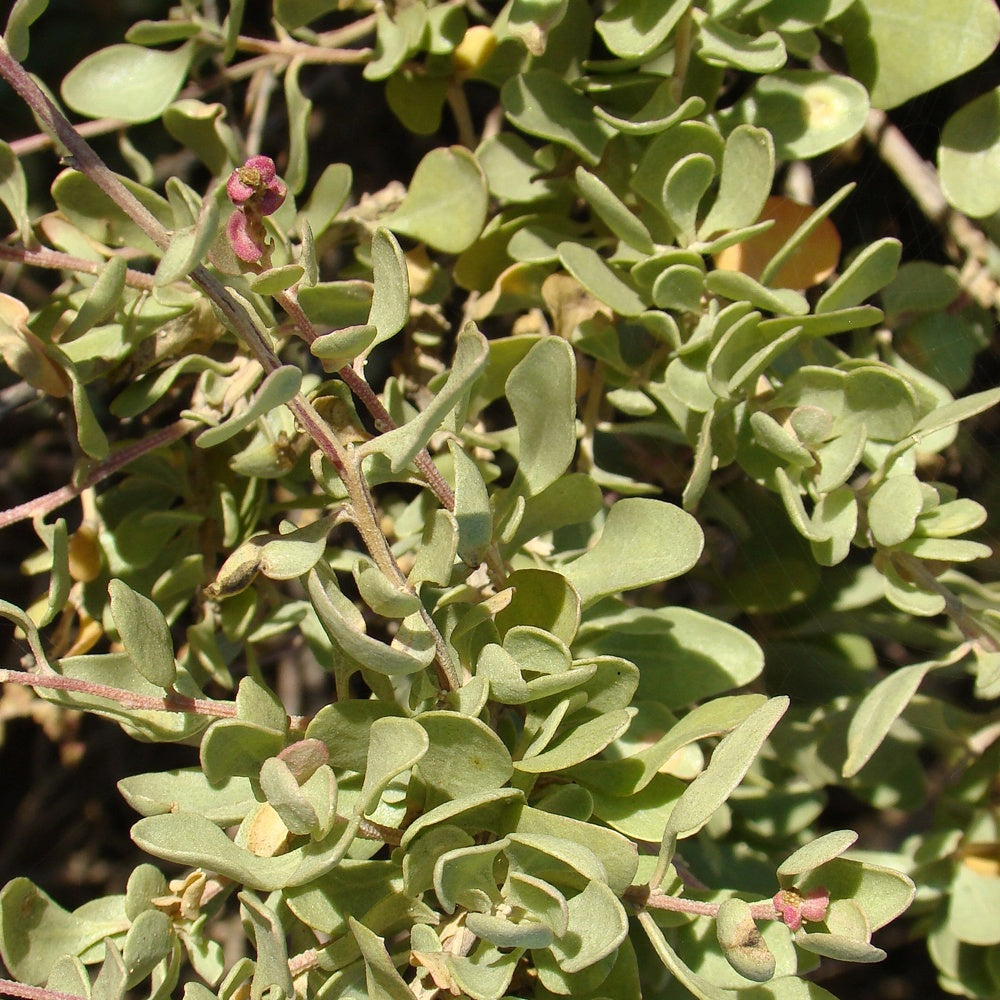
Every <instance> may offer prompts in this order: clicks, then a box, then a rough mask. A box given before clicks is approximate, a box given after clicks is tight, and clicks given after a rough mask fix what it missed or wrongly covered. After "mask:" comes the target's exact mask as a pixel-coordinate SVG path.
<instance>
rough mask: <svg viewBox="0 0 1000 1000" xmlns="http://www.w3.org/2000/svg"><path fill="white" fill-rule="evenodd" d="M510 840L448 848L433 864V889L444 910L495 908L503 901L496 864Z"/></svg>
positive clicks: (451, 911)
mask: <svg viewBox="0 0 1000 1000" xmlns="http://www.w3.org/2000/svg"><path fill="white" fill-rule="evenodd" d="M508 843H509V841H508V840H507V839H506V838H504V839H503V840H495V841H493V842H492V843H489V844H473V845H469V846H464V847H459V848H456V849H455V850H452V851H446V852H445V853H444V854H442V855H441V856H440V857H439V858H438V859H437V862H436V864H435V865H434V892H435V894H436V895H437V898H438V901H439V902H440V903H441V906H442V908H443V909H444V911H445V913H454V912H455V908H456V907H457V906H464V907H465V908H466V909H469V910H482V909H485V908H492V907H493V906H495V905H496V904H497V903H499V902H500V891H499V890H498V889H497V884H496V878H495V877H494V875H493V866H494V864H495V863H496V860H497V855H498V854H499V853H500V852H501V851H502V850H504V849H505V848H506V847H507V844H508Z"/></svg>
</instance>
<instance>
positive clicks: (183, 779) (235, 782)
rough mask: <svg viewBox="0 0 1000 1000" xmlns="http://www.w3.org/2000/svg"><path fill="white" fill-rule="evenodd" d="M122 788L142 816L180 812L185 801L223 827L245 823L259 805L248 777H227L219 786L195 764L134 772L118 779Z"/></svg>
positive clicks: (130, 802) (185, 803) (188, 807)
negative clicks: (178, 810)
mask: <svg viewBox="0 0 1000 1000" xmlns="http://www.w3.org/2000/svg"><path fill="white" fill-rule="evenodd" d="M118 791H119V792H121V794H122V797H123V798H124V799H125V801H126V802H127V803H128V804H129V805H130V806H131V807H132V808H133V809H134V810H135V811H136V812H137V813H139V814H140V815H142V816H158V815H160V814H161V813H169V812H176V811H177V809H178V808H180V806H181V805H182V804H183V806H184V808H186V809H189V810H191V811H192V812H197V813H199V814H200V815H202V816H204V817H205V819H207V820H209V821H210V822H212V823H216V824H218V825H219V826H232V825H234V824H235V823H240V822H242V820H243V818H244V817H245V816H246V815H247V813H249V812H250V811H251V809H252V808H253V807H254V806H255V805H256V804H257V800H256V799H255V798H254V794H253V788H252V786H251V784H250V781H249V779H248V778H239V777H227V778H224V780H223V781H222V782H221V783H220V784H219V785H217V786H215V785H211V784H209V781H208V778H207V777H206V776H205V774H204V772H203V771H202V770H201V768H194V767H191V768H182V769H181V770H174V771H152V772H150V773H149V774H135V775H131V776H130V777H128V778H122V779H121V781H119V782H118Z"/></svg>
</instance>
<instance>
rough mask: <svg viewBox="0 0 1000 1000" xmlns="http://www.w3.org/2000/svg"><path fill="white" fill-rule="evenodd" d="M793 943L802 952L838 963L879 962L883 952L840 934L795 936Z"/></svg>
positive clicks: (883, 955) (865, 942)
mask: <svg viewBox="0 0 1000 1000" xmlns="http://www.w3.org/2000/svg"><path fill="white" fill-rule="evenodd" d="M795 943H796V944H797V945H798V946H799V947H800V948H802V949H803V950H804V951H811V952H812V953H813V954H814V955H822V956H823V957H824V958H835V959H837V960H838V961H840V962H881V961H882V960H883V959H884V958H885V952H884V951H883V950H882V949H881V948H876V947H875V946H874V945H872V944H869V943H868V942H867V941H859V940H858V939H857V938H850V937H845V936H844V935H842V934H824V933H821V932H820V933H807V934H797V935H796V936H795Z"/></svg>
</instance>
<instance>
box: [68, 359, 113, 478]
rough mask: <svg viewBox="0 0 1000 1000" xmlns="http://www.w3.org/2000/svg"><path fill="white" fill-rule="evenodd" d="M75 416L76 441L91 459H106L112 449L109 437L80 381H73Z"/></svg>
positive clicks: (75, 379)
mask: <svg viewBox="0 0 1000 1000" xmlns="http://www.w3.org/2000/svg"><path fill="white" fill-rule="evenodd" d="M72 398H73V415H74V416H75V417H76V439H77V440H78V441H79V442H80V447H81V448H82V449H83V450H84V451H85V452H86V453H87V454H88V455H89V456H90V457H91V458H96V459H102V458H106V457H107V454H108V450H109V448H110V446H109V444H108V438H107V435H106V434H105V433H104V431H103V430H102V429H101V425H100V424H99V423H98V422H97V417H96V416H94V410H93V407H92V406H91V405H90V397H89V396H88V395H87V390H86V389H85V388H84V387H83V385H82V384H81V383H80V381H79V379H77V378H74V379H73V394H72Z"/></svg>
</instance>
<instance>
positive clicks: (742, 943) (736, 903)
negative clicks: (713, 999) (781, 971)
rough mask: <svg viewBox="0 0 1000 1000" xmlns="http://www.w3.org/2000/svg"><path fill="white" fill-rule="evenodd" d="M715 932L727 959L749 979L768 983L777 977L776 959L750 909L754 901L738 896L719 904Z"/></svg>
mask: <svg viewBox="0 0 1000 1000" xmlns="http://www.w3.org/2000/svg"><path fill="white" fill-rule="evenodd" d="M715 934H716V938H717V940H718V942H719V947H720V948H721V949H722V953H723V954H724V955H725V956H726V961H727V962H729V964H730V965H731V966H732V967H733V968H734V969H735V970H736V971H737V972H738V973H739V974H740V975H741V976H744V977H745V978H746V979H749V980H751V981H753V982H755V983H766V982H767V981H768V980H769V979H771V978H772V977H773V976H774V969H775V961H774V955H772V954H771V949H770V948H768V946H767V942H766V941H765V940H764V939H763V937H761V934H760V931H759V930H757V925H756V924H755V923H754V921H753V915H752V914H751V912H750V904H749V903H747V902H745V901H744V900H742V899H737V898H736V897H735V896H733V897H730V898H729V899H724V900H723V901H722V903H720V904H719V912H718V913H717V914H716V917H715Z"/></svg>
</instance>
